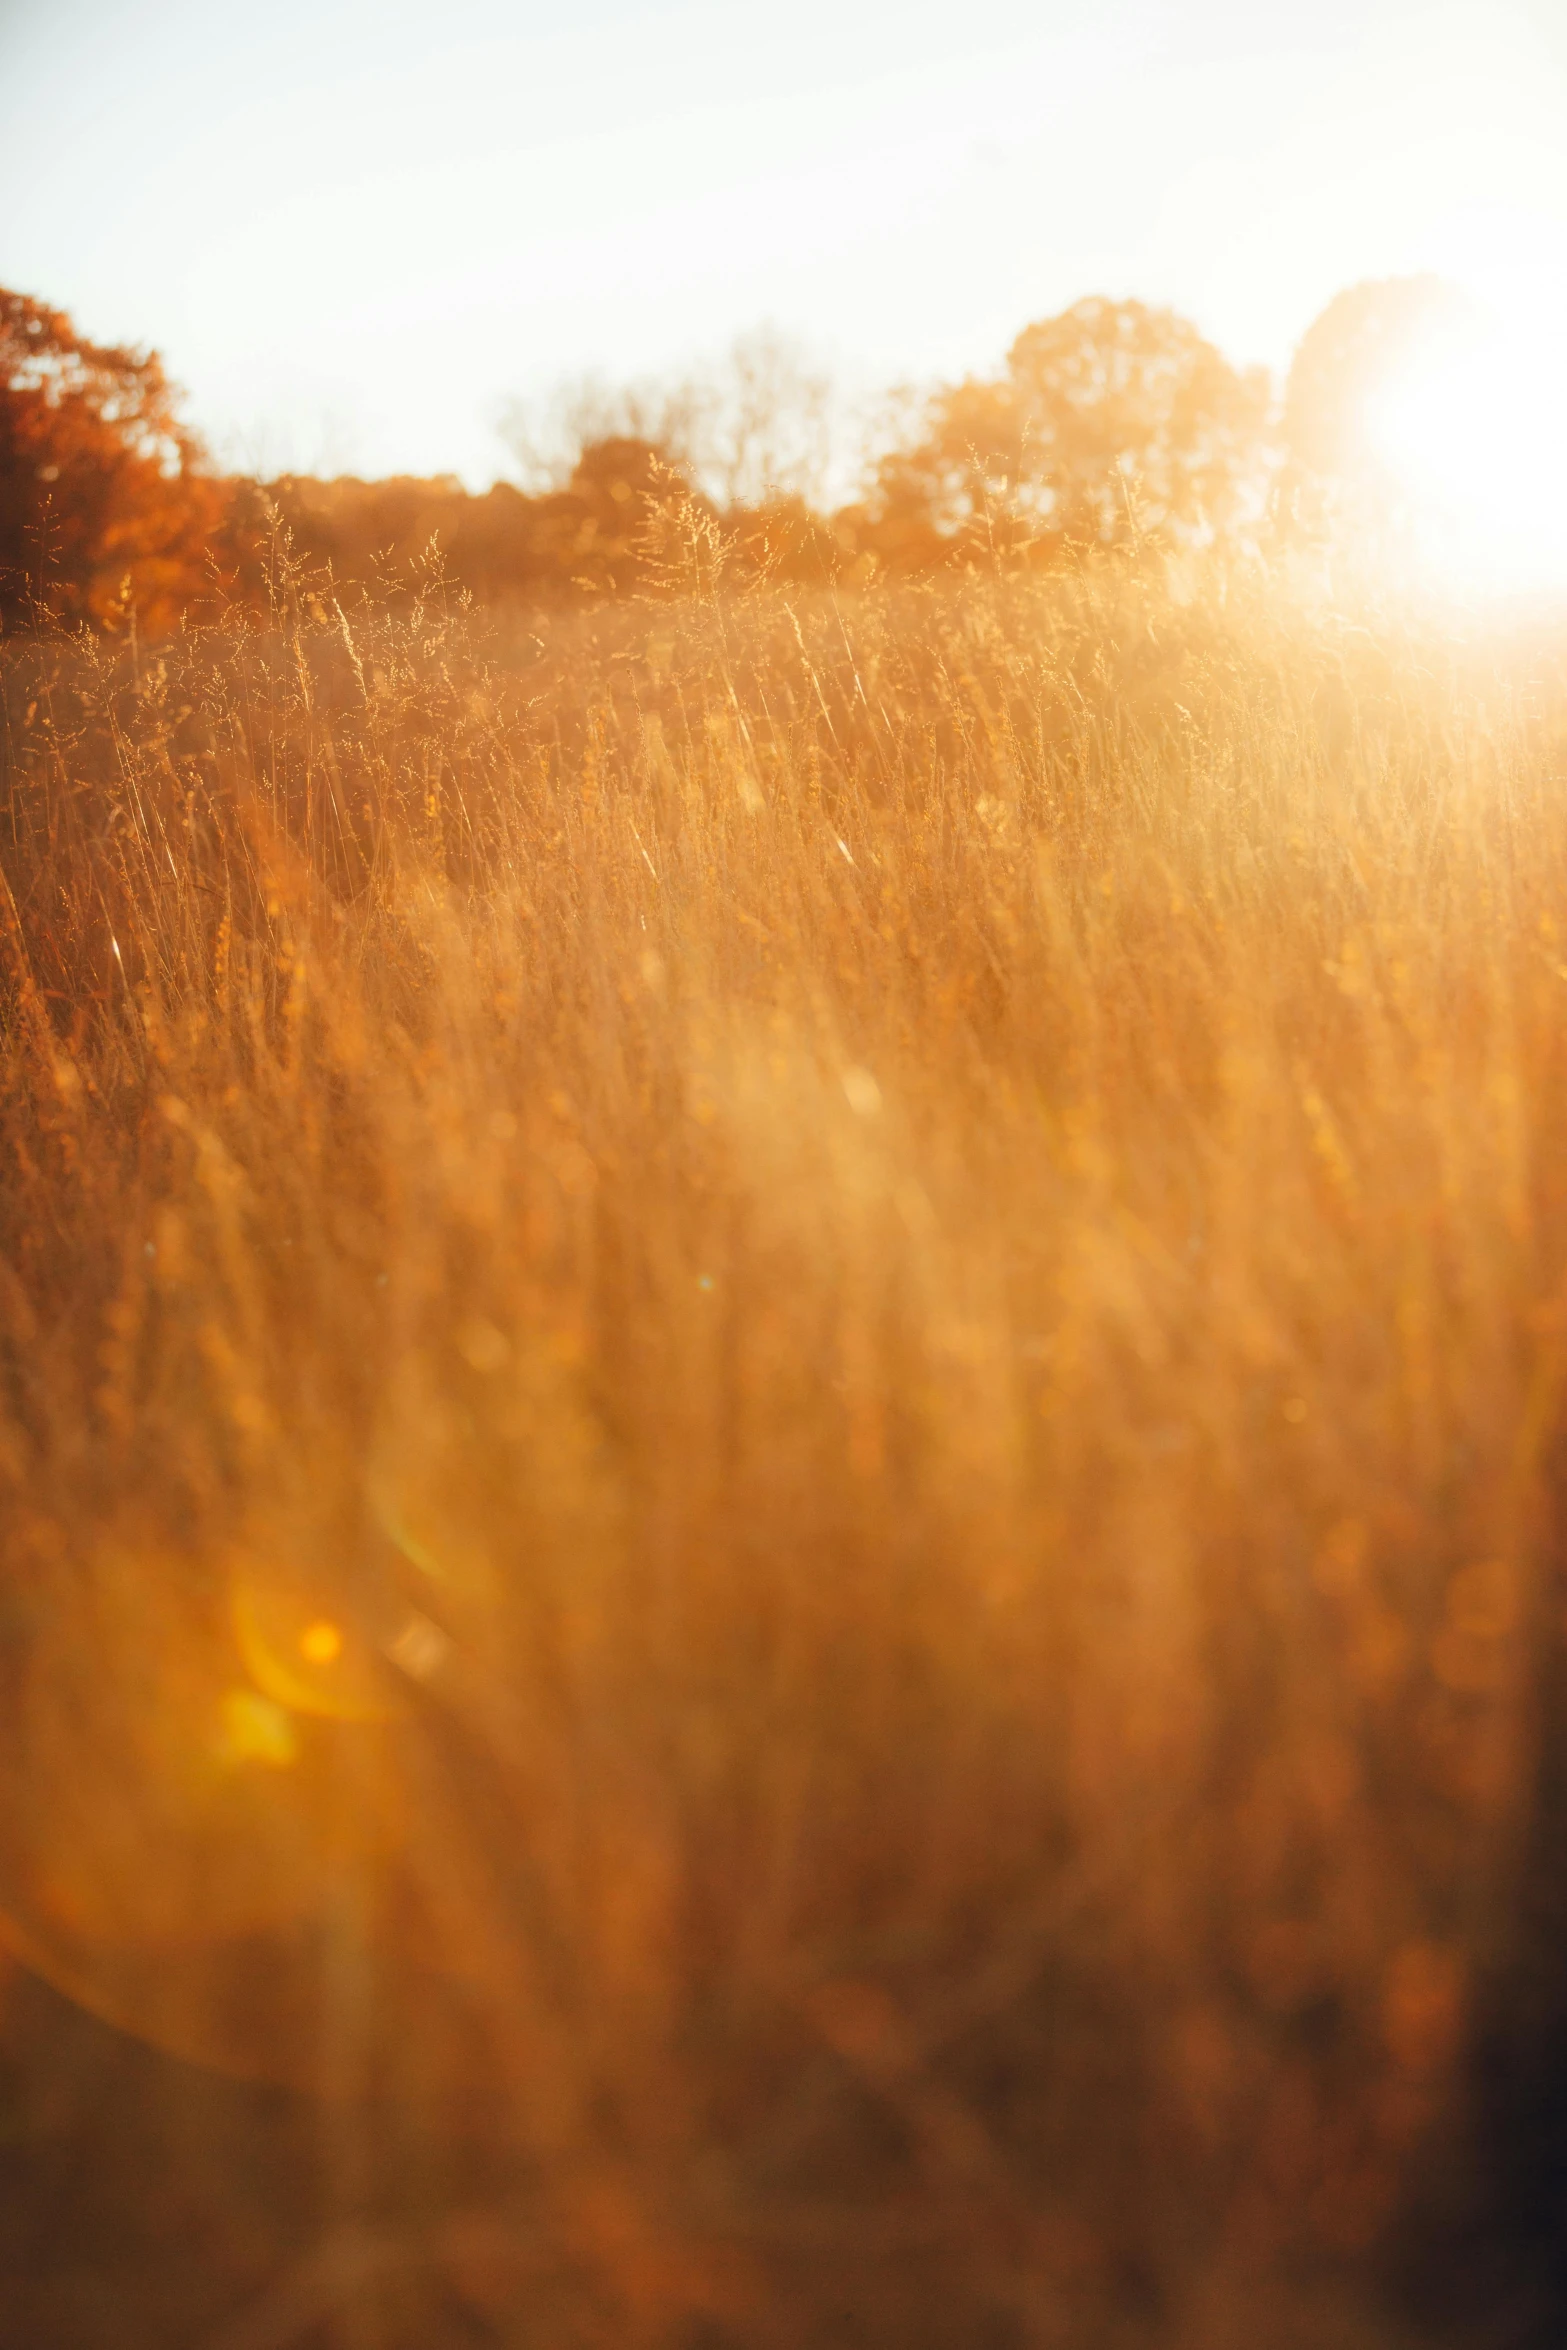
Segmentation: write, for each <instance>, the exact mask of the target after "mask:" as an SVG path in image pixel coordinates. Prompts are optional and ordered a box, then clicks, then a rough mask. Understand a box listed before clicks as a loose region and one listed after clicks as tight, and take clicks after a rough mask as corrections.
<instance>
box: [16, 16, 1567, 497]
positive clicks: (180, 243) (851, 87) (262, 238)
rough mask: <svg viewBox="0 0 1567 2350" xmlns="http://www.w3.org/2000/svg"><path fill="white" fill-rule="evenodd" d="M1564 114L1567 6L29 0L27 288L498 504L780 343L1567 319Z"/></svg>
mask: <svg viewBox="0 0 1567 2350" xmlns="http://www.w3.org/2000/svg"><path fill="white" fill-rule="evenodd" d="M1564 124H1567V0H1353V5H1350V4H1347V0H1314V4H1311V5H1298V4H1296V0H1288V4H1284V0H1102V4H1099V5H1095V4H1094V0H1075V4H1072V5H1067V4H1065V0H1033V4H1032V5H1024V4H1023V0H961V4H959V0H943V4H942V5H939V6H938V5H933V4H932V0H789V4H788V5H777V6H767V7H764V6H758V5H755V4H754V0H672V4H668V5H665V4H661V0H557V4H556V5H554V6H544V5H540V4H539V0H509V4H503V0H444V4H443V5H439V6H420V7H415V6H411V5H408V4H407V0H266V4H262V0H251V4H248V5H237V4H235V0H0V284H6V285H11V286H16V287H20V288H22V289H24V290H26V291H29V292H34V293H38V294H41V295H44V296H46V297H47V298H49V299H50V300H52V301H54V302H56V303H59V304H61V305H63V306H65V307H66V308H68V309H70V310H71V311H73V312H74V313H75V315H76V317H77V319H78V322H79V323H80V324H81V326H82V327H83V328H85V329H86V330H87V331H89V332H90V333H92V334H93V335H95V336H98V337H100V338H102V339H121V338H127V339H132V340H137V341H143V342H150V343H153V344H155V345H156V346H157V347H158V348H159V349H160V350H161V351H162V352H163V354H164V356H165V358H166V360H167V361H168V363H169V365H170V367H171V368H172V370H173V372H174V373H175V374H176V375H177V376H178V378H179V379H180V380H181V381H182V382H183V383H184V384H185V385H186V386H187V387H188V389H189V392H190V395H191V400H190V413H191V414H192V417H193V419H194V421H195V422H196V423H197V424H198V425H199V426H200V427H201V428H202V429H203V430H204V431H206V432H207V433H208V434H209V435H210V436H211V437H212V438H213V440H214V441H215V442H216V443H217V445H218V446H219V448H220V449H221V450H223V451H224V453H225V454H228V455H233V456H240V457H245V456H248V457H249V458H250V459H251V460H252V461H259V462H261V463H263V464H266V465H270V466H273V467H278V466H281V465H283V464H285V463H288V464H294V465H306V466H324V467H327V468H330V469H337V468H340V467H349V466H351V467H353V468H354V469H356V470H360V471H367V472H368V471H388V470H407V471H418V472H437V471H445V470H453V471H460V472H462V473H463V474H465V475H466V476H467V477H468V478H469V479H470V480H473V481H476V482H478V481H483V480H486V479H488V478H489V477H490V476H491V475H492V474H493V473H494V472H495V471H496V470H497V469H498V468H501V467H503V465H504V452H503V451H502V448H501V445H500V443H499V441H498V439H497V437H496V435H495V430H494V424H495V418H496V415H497V412H498V410H499V407H500V405H501V403H502V401H503V400H504V398H505V396H506V395H507V394H508V393H511V392H518V391H521V392H530V391H536V390H538V389H539V388H540V387H542V386H544V385H545V384H547V383H549V382H550V381H551V380H553V379H555V378H558V377H560V376H562V375H566V374H572V373H576V372H580V371H581V370H583V369H585V368H589V367H598V368H601V369H603V370H605V371H606V372H608V373H610V374H620V373H636V372H641V371H645V370H648V369H652V368H657V367H661V366H665V365H669V364H671V363H678V362H681V361H685V360H688V359H691V358H694V357H697V356H699V355H701V354H702V353H703V352H708V351H715V350H717V349H719V348H721V347H722V346H724V345H725V344H727V343H728V342H729V341H730V340H731V339H732V338H733V336H734V335H735V334H736V333H737V332H738V331H740V330H742V329H744V328H747V327H750V326H754V325H756V324H758V323H760V322H763V321H768V322H772V323H774V324H776V325H778V326H780V327H782V328H784V329H786V330H789V331H791V332H794V333H796V334H798V335H799V336H800V337H802V338H803V339H804V340H805V341H806V342H808V343H809V344H811V345H812V346H813V347H814V348H815V349H816V350H818V351H819V352H821V353H822V354H824V355H825V356H826V357H828V358H829V359H831V360H832V361H834V362H835V364H836V366H837V367H838V369H839V371H840V372H841V373H842V375H843V376H844V377H845V379H846V380H847V381H849V382H850V383H851V384H855V385H869V384H872V383H875V382H881V381H886V382H891V381H894V380H897V379H900V378H902V379H910V378H914V379H924V378H927V377H930V376H935V375H956V374H961V373H963V372H966V371H967V370H969V369H971V368H985V367H989V366H992V365H993V364H994V363H995V362H996V361H997V360H998V359H999V357H1000V355H1001V353H1002V352H1003V351H1004V350H1005V348H1006V345H1007V344H1008V342H1009V341H1010V340H1011V338H1012V336H1013V335H1014V334H1015V333H1016V331H1017V330H1018V328H1019V327H1020V326H1022V325H1023V324H1024V323H1025V322H1026V321H1027V320H1028V319H1030V318H1037V317H1040V316H1043V315H1045V314H1047V313H1048V312H1050V311H1052V310H1056V309H1059V308H1061V307H1062V306H1063V305H1064V304H1066V303H1067V302H1069V301H1071V300H1073V299H1074V298H1075V297H1076V296H1078V295H1079V294H1083V293H1087V292H1104V293H1109V294H1139V295H1142V296H1143V297H1145V298H1147V299H1151V300H1156V301H1163V302H1172V303H1174V304H1176V305H1177V306H1178V307H1179V308H1181V309H1183V310H1185V311H1187V312H1188V313H1189V314H1190V315H1191V316H1193V317H1194V318H1196V319H1197V321H1198V322H1199V324H1200V325H1201V326H1203V327H1204V329H1205V330H1206V331H1207V332H1209V333H1210V334H1212V335H1213V336H1214V337H1215V338H1216V339H1217V340H1218V341H1219V342H1220V343H1222V344H1223V345H1224V347H1225V348H1226V349H1227V350H1229V351H1230V352H1231V353H1232V354H1233V355H1234V356H1235V357H1237V358H1241V359H1248V360H1250V359H1263V360H1267V361H1269V362H1270V363H1272V364H1273V365H1275V366H1280V365H1282V364H1283V363H1285V362H1286V361H1287V359H1288V356H1289V352H1290V350H1291V348H1292V346H1293V344H1294V342H1295V340H1296V339H1297V337H1298V336H1299V334H1300V333H1301V331H1302V329H1303V328H1304V327H1305V326H1306V325H1307V323H1308V322H1309V321H1310V319H1311V318H1312V316H1313V315H1314V314H1315V312H1316V311H1317V310H1318V309H1320V307H1321V306H1322V304H1323V303H1324V302H1325V301H1326V300H1327V298H1328V297H1329V296H1330V295H1331V294H1333V293H1334V292H1335V291H1336V290H1337V289H1338V288H1339V287H1340V286H1342V285H1345V284H1347V283H1350V282H1352V281H1353V280H1354V279H1356V278H1361V277H1368V276H1382V275H1387V274H1391V273H1394V272H1402V271H1407V270H1414V269H1428V268H1431V269H1438V270H1442V271H1445V272H1446V273H1447V274H1449V275H1451V276H1454V277H1456V278H1458V279H1460V280H1462V281H1464V282H1466V283H1468V284H1470V285H1472V286H1475V287H1476V288H1478V289H1479V290H1481V291H1485V292H1490V293H1491V294H1492V295H1493V296H1496V297H1497V298H1499V299H1500V300H1501V301H1502V302H1503V303H1504V304H1506V303H1509V302H1511V303H1516V302H1521V301H1524V300H1526V299H1532V298H1549V299H1552V300H1556V301H1561V300H1564V299H1567V135H1564V131H1563V125H1564ZM1546 290H1549V291H1548V292H1547V291H1546Z"/></svg>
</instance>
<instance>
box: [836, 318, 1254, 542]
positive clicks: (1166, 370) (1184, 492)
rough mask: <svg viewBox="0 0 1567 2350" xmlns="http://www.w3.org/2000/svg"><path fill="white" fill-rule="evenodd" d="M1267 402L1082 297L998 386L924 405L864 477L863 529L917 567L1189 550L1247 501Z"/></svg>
mask: <svg viewBox="0 0 1567 2350" xmlns="http://www.w3.org/2000/svg"><path fill="white" fill-rule="evenodd" d="M1269 398H1270V394H1269V386H1268V381H1267V377H1266V375H1265V374H1264V373H1263V372H1262V371H1260V370H1251V371H1247V372H1243V371H1241V370H1239V369H1237V368H1234V367H1232V366H1231V365H1230V363H1229V361H1228V360H1227V359H1226V358H1225V357H1224V356H1223V354H1222V353H1221V352H1220V351H1218V350H1217V349H1215V347H1214V345H1213V344H1212V343H1210V342H1208V341H1207V340H1206V338H1205V337H1204V336H1203V335H1202V334H1200V333H1199V332H1198V330H1197V328H1196V327H1195V326H1194V325H1193V324H1192V323H1191V321H1190V320H1189V319H1186V318H1182V317H1180V316H1179V315H1178V314H1177V313H1176V312H1175V311H1173V310H1154V309H1150V308H1149V307H1148V306H1147V305H1146V304H1145V303H1142V302H1112V301H1107V300H1105V299H1103V298H1102V297H1100V296H1097V295H1095V296H1090V297H1088V298H1087V299H1086V300H1084V301H1081V302H1076V303H1074V304H1073V305H1072V307H1071V309H1070V310H1064V311H1062V312H1061V313H1060V315H1059V316H1058V317H1055V318H1045V319H1040V320H1037V321H1036V322H1035V324H1034V325H1032V326H1028V327H1025V328H1024V330H1023V332H1022V333H1021V334H1020V335H1019V336H1018V338H1017V340H1016V342H1014V344H1013V345H1012V348H1011V350H1010V351H1009V352H1008V354H1007V366H1006V373H1005V375H1004V376H1002V377H1000V378H999V379H998V380H996V381H994V382H986V381H977V380H974V379H970V380H969V381H968V382H965V383H961V384H957V385H954V386H952V387H950V388H948V389H946V390H944V391H941V392H939V393H938V394H937V395H936V397H935V399H934V400H933V401H932V403H931V405H930V407H929V409H928V411H927V414H926V418H925V428H924V432H923V434H922V436H921V438H920V439H919V440H918V442H917V443H916V444H915V445H914V446H912V447H910V448H907V449H904V450H900V451H896V452H893V453H892V454H890V455H888V456H887V457H885V458H883V459H882V461H881V464H880V466H879V467H878V473H877V489H876V495H875V497H874V499H873V515H874V527H875V528H876V529H877V530H879V532H880V534H881V536H882V537H886V536H887V535H888V533H889V532H891V534H892V536H893V538H894V540H895V542H896V547H897V548H899V549H901V548H904V547H906V548H908V549H909V550H911V551H912V554H913V556H914V557H915V558H916V559H917V561H918V562H919V563H920V564H922V565H923V564H924V563H927V562H929V561H930V560H932V559H933V557H935V556H936V555H937V553H938V551H939V549H940V547H941V544H942V542H943V541H944V542H945V544H946V546H947V548H948V550H949V551H952V552H959V553H962V552H964V551H970V550H972V549H974V548H975V546H976V545H978V544H980V543H986V544H991V545H997V544H1005V543H1017V542H1022V543H1026V544H1028V545H1029V546H1032V547H1041V546H1042V547H1045V548H1047V549H1048V548H1051V547H1054V548H1058V549H1064V548H1067V547H1073V548H1078V549H1083V548H1087V547H1113V546H1125V545H1128V544H1134V543H1136V542H1138V541H1140V540H1143V539H1147V538H1151V537H1157V538H1162V539H1167V540H1173V541H1189V540H1192V539H1197V540H1201V539H1203V538H1205V537H1209V536H1212V535H1214V534H1216V533H1220V532H1222V531H1224V530H1225V529H1226V528H1227V527H1229V525H1230V524H1231V523H1232V522H1233V520H1234V519H1235V517H1236V515H1237V514H1238V513H1239V512H1240V511H1241V510H1243V508H1244V506H1245V504H1246V501H1247V499H1248V497H1249V496H1250V497H1252V499H1253V502H1254V503H1256V502H1258V500H1257V498H1256V485H1257V482H1258V481H1259V479H1260V475H1261V471H1262V456H1263V441H1264V434H1265V430H1266V426H1267V421H1268V409H1269Z"/></svg>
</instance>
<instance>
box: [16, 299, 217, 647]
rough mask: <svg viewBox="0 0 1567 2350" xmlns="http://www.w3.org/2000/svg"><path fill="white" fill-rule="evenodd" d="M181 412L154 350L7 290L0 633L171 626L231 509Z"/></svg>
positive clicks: (198, 583) (197, 583) (194, 589)
mask: <svg viewBox="0 0 1567 2350" xmlns="http://www.w3.org/2000/svg"><path fill="white" fill-rule="evenodd" d="M176 410H177V394H176V391H175V388H174V386H173V385H172V384H171V383H170V382H169V380H168V377H167V376H166V375H165V374H164V371H163V365H162V362H161V361H160V360H159V358H158V357H157V354H156V353H155V352H146V351H138V350H134V349H129V348H123V347H120V346H114V345H104V344H98V343H90V342H88V341H87V340H86V339H85V337H84V336H82V335H79V334H78V333H77V331H76V329H75V327H74V326H73V325H72V323H71V321H70V319H69V318H68V317H67V316H66V315H65V313H64V312H63V311H60V310H51V309H49V308H48V307H47V306H46V305H45V304H44V303H42V302H39V301H37V300H35V299H34V298H33V297H32V296H31V295H28V294H15V293H8V292H6V291H5V290H4V289H3V288H0V625H3V626H5V627H7V628H15V627H17V626H24V627H25V626H30V625H35V624H37V623H38V622H39V621H42V620H45V619H48V620H52V621H57V622H66V623H71V622H79V621H87V622H90V623H91V624H93V625H94V626H97V627H114V626H116V625H119V624H120V623H122V622H123V620H124V619H125V617H126V616H127V615H128V614H129V613H130V612H133V611H134V613H135V614H136V616H137V619H138V622H139V624H140V625H141V626H142V627H143V628H144V629H146V630H147V632H148V633H149V634H157V633H159V632H161V631H162V630H164V629H167V628H169V627H171V626H172V625H173V624H174V622H175V621H176V620H177V619H178V617H179V615H180V613H181V612H182V611H183V610H184V609H185V607H186V606H187V605H188V604H189V603H190V601H191V599H192V597H193V596H195V595H196V594H198V593H199V592H200V589H201V587H202V584H203V581H204V578H205V571H206V561H205V559H206V554H207V550H208V547H209V546H210V544H211V543H212V540H213V537H214V535H215V533H216V532H217V531H218V529H219V528H220V526H221V524H222V521H223V517H224V513H225V508H226V502H227V501H226V494H225V491H224V488H223V486H222V484H221V483H220V482H218V481H217V480H215V479H214V478H213V477H212V476H211V475H210V474H208V473H207V472H205V470H204V461H203V453H202V450H201V448H200V445H199V443H198V442H197V440H196V438H195V436H194V435H193V434H192V433H191V432H190V431H189V430H188V428H187V427H186V426H185V425H183V424H182V423H181V422H180V420H179V417H178V414H177V412H176Z"/></svg>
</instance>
